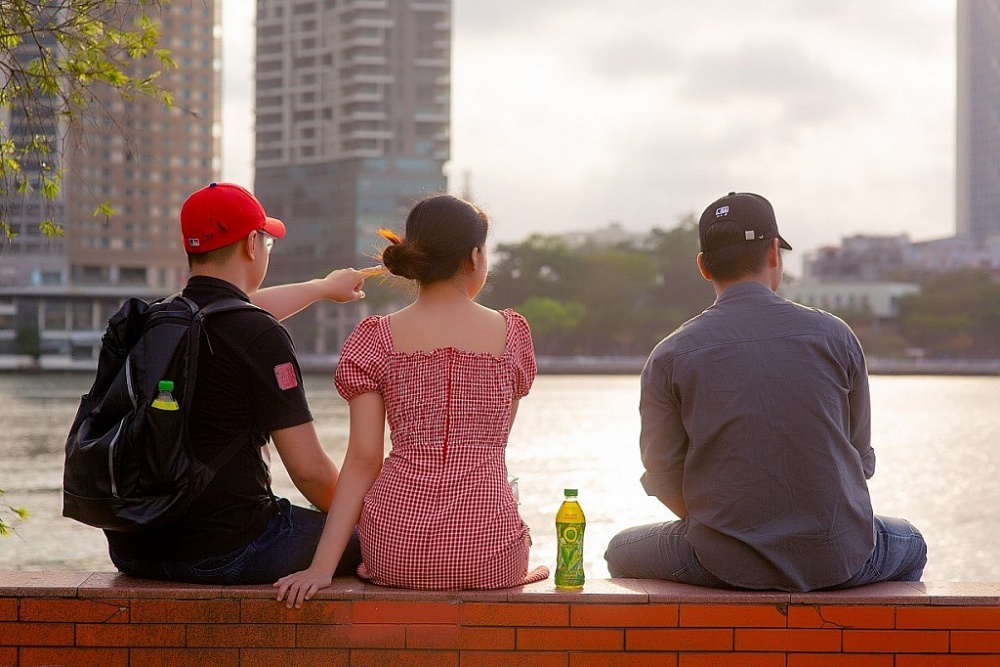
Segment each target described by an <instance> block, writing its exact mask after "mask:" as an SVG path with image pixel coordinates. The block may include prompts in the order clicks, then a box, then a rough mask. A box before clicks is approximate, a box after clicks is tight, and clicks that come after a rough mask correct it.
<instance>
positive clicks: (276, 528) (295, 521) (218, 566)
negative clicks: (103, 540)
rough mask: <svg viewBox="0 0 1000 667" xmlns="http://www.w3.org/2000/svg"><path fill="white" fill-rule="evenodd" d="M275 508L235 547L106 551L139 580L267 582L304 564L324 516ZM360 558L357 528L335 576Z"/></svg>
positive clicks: (349, 571) (281, 503) (284, 505)
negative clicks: (156, 555)
mask: <svg viewBox="0 0 1000 667" xmlns="http://www.w3.org/2000/svg"><path fill="white" fill-rule="evenodd" d="M278 507H279V510H280V511H279V512H278V514H276V515H275V516H274V518H273V519H271V521H270V522H269V523H268V524H267V527H266V528H264V530H263V532H261V534H260V535H258V536H257V537H256V539H254V540H253V541H252V542H250V543H249V544H247V545H246V546H244V547H241V548H239V549H237V550H235V551H231V552H229V553H226V554H221V555H218V556H211V557H209V558H201V559H198V560H192V561H147V560H138V559H134V558H122V557H120V556H118V555H116V554H115V553H114V552H113V551H112V552H111V562H112V563H114V565H115V567H117V568H118V570H119V571H120V572H123V573H125V574H127V575H129V576H132V577H139V578H141V579H158V580H160V581H182V582H185V583H189V584H224V585H232V584H272V583H274V582H275V581H277V580H278V579H280V578H281V577H283V576H285V575H286V574H291V573H292V572H298V571H299V570H304V569H306V568H307V567H309V564H310V563H311V562H312V557H313V553H314V552H315V551H316V545H317V544H318V543H319V537H320V535H321V534H322V532H323V526H324V524H325V523H326V515H325V514H323V513H322V512H317V511H315V510H310V509H305V508H303V507H297V506H295V505H292V504H291V503H289V502H288V501H287V500H285V499H283V498H282V499H279V500H278ZM360 563H361V546H360V545H359V543H358V535H357V531H355V533H354V535H352V536H351V541H350V542H348V544H347V548H346V549H345V550H344V555H343V557H342V558H341V559H340V563H339V564H338V565H337V572H336V575H337V576H349V575H354V574H355V573H356V571H357V567H358V565H359V564H360Z"/></svg>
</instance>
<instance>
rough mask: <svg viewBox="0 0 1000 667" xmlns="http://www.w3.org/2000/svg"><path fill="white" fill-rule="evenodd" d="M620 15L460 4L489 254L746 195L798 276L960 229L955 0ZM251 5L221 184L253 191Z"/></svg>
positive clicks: (467, 133) (456, 135)
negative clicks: (846, 255) (889, 241)
mask: <svg viewBox="0 0 1000 667" xmlns="http://www.w3.org/2000/svg"><path fill="white" fill-rule="evenodd" d="M606 7H607V5H606V3H603V2H598V0H577V1H575V2H572V3H570V2H569V0H550V1H549V2H547V3H544V4H541V5H539V4H538V3H533V2H531V1H530V0H510V1H509V2H505V3H502V5H501V4H499V3H476V2H475V1H474V0H454V4H453V41H452V67H453V70H452V159H451V161H450V162H449V163H448V164H447V165H446V173H447V175H448V178H449V182H450V189H451V191H452V192H455V193H460V192H461V191H463V189H464V188H465V186H466V184H467V181H466V177H467V176H466V175H468V179H469V180H468V184H469V185H471V191H472V194H473V196H474V198H475V200H476V201H477V203H479V204H480V205H482V206H483V207H484V208H485V209H486V210H487V212H489V213H490V215H491V216H492V218H493V227H492V229H491V243H497V242H516V241H520V240H523V239H524V238H526V237H527V236H528V235H529V234H531V233H534V232H540V233H562V232H567V231H588V230H593V229H597V228H600V227H604V226H606V225H608V224H609V223H611V222H618V223H620V224H621V225H622V226H623V227H624V228H626V229H627V230H630V231H646V230H649V229H651V228H653V227H660V228H665V229H666V228H671V227H673V226H675V225H676V224H677V222H678V220H679V219H680V217H681V216H683V215H686V214H694V215H695V216H697V215H699V214H700V213H701V211H702V210H703V209H704V208H705V207H706V206H707V205H708V204H709V203H710V202H711V201H713V200H714V199H715V198H717V197H719V196H721V195H723V194H725V193H726V192H728V191H729V190H734V189H735V190H746V191H754V192H758V193H760V194H762V195H763V196H765V197H767V198H768V199H769V200H770V201H771V202H772V204H773V205H774V207H775V211H776V214H777V217H778V224H779V226H780V228H781V231H782V235H783V236H785V238H787V239H788V240H789V242H790V243H791V244H792V246H793V247H794V248H795V250H794V251H792V252H791V253H789V255H788V264H789V267H790V269H792V270H793V272H795V273H797V272H798V270H799V269H798V268H797V267H799V266H800V265H801V260H802V257H803V256H804V254H805V253H807V252H810V251H812V250H815V249H816V248H818V247H821V246H823V245H837V244H839V242H840V240H841V238H842V237H844V236H851V235H854V234H900V233H907V234H908V235H909V237H910V239H911V240H915V241H920V240H927V239H931V238H941V237H946V236H951V235H953V234H954V231H955V206H954V190H955V176H954V165H955V6H954V3H951V2H947V3H942V2H940V1H935V0H877V2H874V3H869V2H864V1H863V0H846V1H845V2H842V3H835V4H834V5H831V6H828V5H827V4H826V3H820V2H819V1H818V0H767V1H765V2H761V3H755V4H754V7H753V9H752V10H751V8H750V7H749V5H746V6H744V5H737V6H736V8H735V9H734V8H733V6H732V3H729V2H726V0H705V1H701V2H694V1H693V0H678V1H674V2H670V3H663V2H660V1H659V0H623V1H622V2H620V3H617V4H616V5H615V10H614V11H613V12H609V11H608V10H607V8H606ZM253 10H254V3H245V2H240V1H238V0H223V2H222V21H223V154H222V178H223V179H224V180H233V181H236V182H240V183H243V184H245V185H248V186H252V179H253V168H252V152H253V120H252V104H253V70H252V61H253V32H252V30H253V24H252V13H253ZM247 35H249V39H247V38H246V36H247ZM265 203H266V202H265ZM286 222H288V223H289V224H294V220H291V221H286ZM395 222H398V221H392V220H390V221H387V223H389V224H392V223H395Z"/></svg>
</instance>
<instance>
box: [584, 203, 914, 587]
mask: <svg viewBox="0 0 1000 667" xmlns="http://www.w3.org/2000/svg"><path fill="white" fill-rule="evenodd" d="M698 235H699V240H700V243H701V252H700V253H699V254H698V258H697V261H698V268H699V269H700V270H701V273H702V275H703V276H704V277H705V279H707V280H710V281H712V284H713V285H714V286H715V293H716V299H715V303H714V304H712V306H711V307H710V308H708V309H707V310H705V311H704V312H703V313H701V314H700V315H698V316H696V317H694V318H693V319H691V320H689V321H688V322H686V323H685V324H683V325H681V327H679V328H678V329H677V330H676V331H674V332H673V333H672V334H670V335H669V336H667V337H666V338H665V339H664V340H663V341H661V342H660V343H659V344H658V345H657V346H656V347H655V348H654V349H653V351H652V352H651V353H650V355H649V359H648V360H647V361H646V366H645V367H644V368H643V371H642V378H641V393H640V402H639V412H640V416H641V420H642V430H641V433H640V437H639V447H640V451H641V454H642V462H643V466H644V467H645V473H644V474H643V476H642V485H643V487H644V488H645V490H646V493H648V494H649V495H651V496H655V497H656V498H658V499H659V500H660V501H661V502H662V503H663V504H664V505H665V506H666V507H667V508H668V509H669V510H670V511H671V512H673V513H674V514H675V515H676V516H677V517H678V520H677V521H667V522H664V523H658V524H651V525H647V526H638V527H635V528H628V529H626V530H623V531H622V532H620V533H618V534H617V535H616V536H615V537H613V538H612V539H611V542H610V543H609V544H608V548H607V551H606V553H605V555H604V557H605V559H606V560H607V562H608V571H609V572H610V573H611V576H613V577H630V578H640V579H666V580H670V581H679V582H682V583H688V584H698V585H702V586H714V587H720V588H748V589H779V590H784V591H809V590H814V589H818V588H848V587H852V586H860V585H862V584H869V583H874V582H876V581H919V580H920V576H921V574H922V572H923V569H924V565H925V563H926V562H927V545H926V544H925V543H924V539H923V536H921V534H920V531H918V530H917V529H916V528H915V527H914V526H913V525H911V524H910V523H909V522H908V521H905V520H903V519H898V518H894V517H887V516H879V515H876V514H875V513H874V512H873V510H872V504H871V497H870V495H869V492H868V484H867V479H868V478H869V477H871V476H872V474H873V473H874V472H875V452H874V450H873V449H872V446H871V406H870V401H869V390H868V374H867V371H866V368H865V358H864V354H863V353H862V351H861V345H860V344H859V343H858V340H857V338H856V337H855V335H854V332H852V331H851V329H850V328H849V327H848V326H847V325H846V324H845V323H844V322H843V321H842V320H840V319H838V318H836V317H834V316H833V315H831V314H829V313H826V312H823V311H821V310H817V309H815V308H806V307H805V306H801V305H799V304H796V303H792V302H791V301H788V300H786V299H783V298H782V297H781V296H779V295H778V294H777V293H776V292H777V290H778V286H779V285H780V284H781V279H782V275H783V270H784V269H783V266H784V265H783V260H782V257H781V253H782V250H783V249H784V250H791V246H790V245H789V244H788V242H787V241H785V239H783V238H782V237H781V234H779V233H778V224H777V222H776V221H775V217H774V209H773V208H772V207H771V204H770V202H768V201H767V200H766V199H764V198H763V197H761V196H760V195H757V194H753V193H749V192H739V193H737V192H730V193H729V194H728V195H726V196H725V197H722V198H720V199H718V200H716V201H715V202H713V203H712V204H711V205H709V206H708V208H706V209H705V212H704V213H703V214H702V216H701V220H700V222H699V225H698Z"/></svg>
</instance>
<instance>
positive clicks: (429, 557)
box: [275, 195, 548, 606]
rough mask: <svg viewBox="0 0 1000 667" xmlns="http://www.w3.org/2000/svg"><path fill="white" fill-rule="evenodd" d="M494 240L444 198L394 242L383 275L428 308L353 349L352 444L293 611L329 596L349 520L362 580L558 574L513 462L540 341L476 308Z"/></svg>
mask: <svg viewBox="0 0 1000 667" xmlns="http://www.w3.org/2000/svg"><path fill="white" fill-rule="evenodd" d="M488 228H489V226H488V219H487V217H486V215H485V213H483V212H482V211H481V210H480V209H478V208H477V207H475V206H473V205H471V204H469V203H468V202H464V201H462V200H460V199H457V198H455V197H451V196H448V195H439V196H434V197H429V198H427V199H424V200H422V201H421V202H419V203H418V204H417V205H416V206H414V208H413V209H412V210H411V211H410V214H409V215H408V217H407V220H406V232H405V237H403V238H401V237H399V236H397V235H396V234H394V233H392V232H388V231H385V230H383V232H382V235H383V236H384V238H386V239H387V240H388V241H389V242H390V245H389V246H387V247H386V248H385V249H384V250H383V251H382V255H381V259H382V263H383V265H384V266H385V268H386V270H388V271H389V272H391V273H393V274H394V275H397V276H400V277H402V278H406V279H410V280H414V281H416V282H417V284H418V293H417V298H416V300H415V301H414V302H413V303H412V304H410V305H409V306H407V307H406V308H403V309H402V310H400V311H398V312H395V313H393V314H391V315H388V316H373V317H369V318H367V319H365V320H363V321H362V322H361V323H360V324H359V325H358V326H357V327H356V328H355V330H354V332H353V333H352V334H351V336H350V337H349V338H348V340H347V341H346V342H345V343H344V348H343V350H342V351H341V355H340V361H339V363H338V366H337V373H336V378H335V380H336V385H337V389H338V390H339V391H340V393H341V395H342V396H343V397H344V398H345V399H346V400H347V401H348V403H349V405H350V412H351V434H350V443H349V445H348V449H347V455H346V457H345V459H344V468H343V474H342V476H341V481H340V483H339V484H338V490H337V493H336V495H335V497H334V501H333V509H332V510H331V513H330V520H329V521H328V524H327V529H326V530H325V531H324V534H323V538H322V540H321V542H320V547H319V548H318V549H317V551H316V557H315V558H314V559H313V563H312V565H311V566H310V567H309V569H308V570H305V571H303V572H299V573H296V574H293V575H290V576H288V577H283V578H282V579H280V580H279V581H278V582H277V583H276V584H275V586H276V587H277V588H278V599H279V600H282V599H286V598H287V604H288V606H300V605H301V604H302V602H303V601H304V600H307V599H309V598H310V597H312V595H313V594H314V593H315V591H317V590H319V589H320V588H323V587H325V586H328V585H329V583H330V578H331V571H332V565H333V563H334V562H336V561H335V559H336V558H337V557H338V556H339V554H340V552H341V549H342V545H343V544H344V541H345V539H346V535H347V530H348V519H349V518H350V517H357V518H358V534H359V537H360V542H361V551H362V560H363V563H362V566H361V567H360V568H359V574H360V575H361V576H363V577H366V578H368V579H370V580H371V581H373V582H375V583H377V584H382V585H390V586H399V587H406V588H426V589H456V588H501V587H508V586H514V585H517V584H521V583H527V582H529V581H536V580H538V579H543V578H545V577H546V576H548V570H547V569H545V568H536V570H534V571H532V572H528V555H529V547H530V544H531V539H530V536H529V534H528V528H527V526H525V525H524V522H523V521H522V520H521V518H520V515H519V514H518V511H517V501H516V499H515V498H514V495H513V492H512V490H511V488H510V486H509V484H508V483H507V468H506V463H505V458H504V450H505V447H506V445H507V437H508V434H509V432H510V427H511V423H512V422H513V420H514V417H515V415H516V412H517V405H518V401H519V400H520V399H521V398H522V397H523V396H525V395H526V394H527V393H528V390H529V388H530V387H531V383H532V381H533V380H534V377H535V373H536V364H535V358H534V351H533V348H532V344H531V334H530V332H529V330H528V325H527V322H526V321H525V320H524V318H522V317H521V316H520V315H517V314H516V313H514V312H513V311H503V312H497V311H494V310H490V309H488V308H484V307H482V306H480V305H478V304H476V303H475V302H474V298H475V297H476V295H477V294H478V293H479V291H480V290H481V289H482V287H483V284H484V283H485V281H486V275H487V262H486V255H485V241H486V235H487V232H488ZM386 420H388V424H389V428H390V433H391V438H392V449H391V451H390V453H389V456H388V457H387V458H385V459H384V461H383V457H384V455H385V443H384V430H385V422H386Z"/></svg>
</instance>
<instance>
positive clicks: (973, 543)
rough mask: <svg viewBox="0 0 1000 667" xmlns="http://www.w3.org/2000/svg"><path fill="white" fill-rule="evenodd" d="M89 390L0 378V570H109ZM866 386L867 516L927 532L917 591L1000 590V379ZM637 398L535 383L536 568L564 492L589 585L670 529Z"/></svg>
mask: <svg viewBox="0 0 1000 667" xmlns="http://www.w3.org/2000/svg"><path fill="white" fill-rule="evenodd" d="M90 380H91V378H90V377H89V376H84V375H46V376H11V375H7V376H3V375H0V405H2V406H3V408H2V410H0V432H2V433H3V439H2V441H0V457H2V458H0V461H3V463H2V465H0V487H2V488H5V489H7V490H8V493H7V494H6V495H4V496H2V498H0V502H2V503H3V504H4V505H7V504H10V505H14V506H25V507H27V508H28V509H29V510H30V511H31V513H32V517H31V519H30V520H29V521H27V522H26V523H23V524H21V525H20V526H19V527H18V535H17V536H13V537H10V538H7V539H4V540H2V541H0V570H3V569H7V570H9V569H30V570H40V569H75V570H104V571H108V570H112V569H113V567H112V565H111V562H110V560H109V559H108V556H107V549H106V544H105V541H104V537H103V535H102V534H101V532H100V531H98V530H96V529H93V528H89V527H87V526H83V525H82V524H78V523H76V522H74V521H71V520H69V519H65V518H63V517H62V516H61V515H60V512H61V496H60V485H61V481H62V447H63V440H64V438H65V435H66V431H67V429H68V427H69V423H70V421H71V420H72V417H73V414H74V412H75V410H76V405H77V401H78V399H79V396H80V394H82V393H83V392H84V391H86V390H87V388H88V386H89V384H90ZM871 384H872V402H873V409H874V415H875V416H874V423H873V430H874V445H875V448H876V452H877V454H878V467H877V469H876V473H875V477H874V478H873V479H872V480H871V483H870V485H871V491H872V498H873V503H874V506H875V510H876V512H878V513H880V514H887V515H894V516H902V517H905V518H908V519H910V520H911V521H913V522H914V523H915V524H916V525H917V526H918V527H919V528H920V529H921V530H922V531H923V533H924V535H925V537H926V538H927V540H928V543H929V544H930V563H929V564H928V566H927V570H926V571H925V577H924V578H925V579H926V580H928V581H930V580H935V581H973V580H991V581H997V580H1000V563H998V561H997V558H996V554H998V553H1000V538H998V537H997V535H996V530H995V528H996V526H997V523H998V521H1000V486H998V485H997V483H996V477H997V472H998V471H997V464H996V462H995V452H996V451H997V449H998V446H1000V445H998V443H1000V420H997V419H996V417H995V409H996V408H995V406H996V405H998V404H1000V378H992V377H990V378H959V377H945V378H932V377H885V376H877V377H874V378H872V382H871ZM306 386H307V392H308V394H309V396H310V404H311V406H312V409H313V413H314V416H315V418H316V423H317V428H318V430H319V433H320V439H321V440H322V442H323V443H324V444H325V445H326V447H327V448H328V450H329V451H330V453H331V456H333V458H334V460H335V461H337V462H338V463H339V462H340V461H341V460H343V455H344V450H345V448H346V442H347V408H346V405H345V404H344V403H343V401H342V400H341V399H340V397H339V396H337V394H336V392H335V390H334V388H333V382H332V378H330V377H329V376H320V375H316V376H310V377H308V378H307V379H306ZM638 387H639V384H638V377H636V376H603V377H602V376H542V377H539V378H538V380H537V381H536V383H535V386H534V388H533V389H532V392H531V394H530V395H529V396H528V397H526V398H525V399H524V400H523V401H522V403H521V407H520V410H519V412H518V418H517V422H516V423H515V425H514V430H513V432H512V434H511V440H510V445H509V447H508V451H507V461H508V467H509V469H510V471H511V473H512V474H514V475H517V476H518V477H519V489H520V497H521V513H522V516H523V517H524V520H525V521H526V522H527V523H528V525H529V526H530V528H531V531H532V535H533V538H534V542H535V544H534V547H533V550H532V564H533V565H535V564H545V565H549V566H550V567H552V566H553V565H554V561H555V536H554V530H555V528H554V520H555V519H554V517H555V513H556V509H557V508H558V506H559V503H560V502H561V500H562V490H563V488H577V489H579V490H580V500H581V504H582V506H583V509H584V511H585V512H586V514H587V534H586V543H585V558H586V564H587V575H588V576H589V577H592V578H595V577H605V576H607V569H606V567H605V564H604V558H603V551H604V546H605V545H606V544H607V542H608V540H609V539H610V538H611V536H612V535H614V534H615V533H616V532H617V531H618V530H620V529H621V528H624V527H626V526H629V525H636V524H641V523H648V522H654V521H663V520H669V519H670V518H672V516H671V515H670V513H669V512H668V511H667V510H666V509H665V508H663V507H662V506H660V504H659V503H658V502H657V501H655V500H653V499H651V498H649V497H647V496H646V495H644V493H643V491H642V488H641V487H640V485H639V476H640V475H641V474H642V466H641V463H640V461H639V454H638V445H637V442H638V433H639V420H638V407H637V405H638V391H639V389H638ZM273 465H274V468H275V491H276V493H278V494H279V495H286V496H288V497H290V498H292V499H293V500H294V501H296V502H303V501H302V500H301V496H299V495H298V493H297V492H295V490H294V488H293V487H292V485H291V483H290V482H289V481H288V478H287V475H285V473H284V471H283V469H282V468H281V464H280V461H279V460H278V458H277V457H276V456H275V457H274V459H273ZM4 516H5V517H8V515H6V514H5V515H4ZM8 518H9V517H8Z"/></svg>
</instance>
